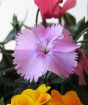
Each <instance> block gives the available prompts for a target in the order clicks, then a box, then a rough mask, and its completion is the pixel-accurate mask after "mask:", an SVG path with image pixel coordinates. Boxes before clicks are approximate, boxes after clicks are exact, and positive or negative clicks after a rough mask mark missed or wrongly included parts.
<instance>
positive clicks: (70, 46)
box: [54, 29, 80, 52]
mask: <svg viewBox="0 0 88 105" xmlns="http://www.w3.org/2000/svg"><path fill="white" fill-rule="evenodd" d="M62 35H64V37H63V38H62V39H60V40H58V41H56V46H55V47H54V51H60V52H71V51H73V50H75V49H77V48H79V47H80V46H79V45H76V44H75V43H74V42H73V39H72V36H71V33H70V32H69V31H68V30H67V29H64V30H63V32H62Z"/></svg>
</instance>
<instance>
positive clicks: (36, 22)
mask: <svg viewBox="0 0 88 105" xmlns="http://www.w3.org/2000/svg"><path fill="white" fill-rule="evenodd" d="M39 11H40V10H39V9H38V10H37V13H36V21H35V24H36V26H37V24H38V15H39Z"/></svg>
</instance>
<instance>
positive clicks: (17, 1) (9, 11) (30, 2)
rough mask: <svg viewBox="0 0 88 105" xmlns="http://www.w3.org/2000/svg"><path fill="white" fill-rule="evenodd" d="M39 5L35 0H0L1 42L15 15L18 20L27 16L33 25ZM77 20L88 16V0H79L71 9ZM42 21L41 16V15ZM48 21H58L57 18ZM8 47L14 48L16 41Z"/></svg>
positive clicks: (28, 23) (27, 21) (29, 22)
mask: <svg viewBox="0 0 88 105" xmlns="http://www.w3.org/2000/svg"><path fill="white" fill-rule="evenodd" d="M64 1H65V0H64ZM36 11H37V7H36V5H35V4H34V0H0V42H2V41H3V40H4V39H5V37H6V36H7V34H8V33H9V31H10V30H11V28H12V25H11V22H12V17H13V15H14V14H15V15H17V17H18V20H20V21H23V20H24V18H25V16H26V20H25V24H26V25H28V26H33V25H34V24H35V16H36ZM68 12H70V13H71V14H73V15H74V16H75V17H76V18H77V21H79V20H80V19H81V18H83V17H84V16H86V18H87V0H77V5H76V7H75V8H73V9H71V10H70V11H68ZM39 21H41V17H39ZM48 21H54V22H55V21H56V20H55V19H52V20H48ZM6 48H9V49H14V48H15V44H14V42H10V43H8V44H7V45H6Z"/></svg>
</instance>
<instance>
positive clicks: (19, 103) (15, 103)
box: [11, 94, 33, 105]
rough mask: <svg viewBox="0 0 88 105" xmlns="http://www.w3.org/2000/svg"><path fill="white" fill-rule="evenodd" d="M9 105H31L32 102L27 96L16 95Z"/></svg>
mask: <svg viewBox="0 0 88 105" xmlns="http://www.w3.org/2000/svg"><path fill="white" fill-rule="evenodd" d="M11 105H33V101H32V100H31V98H30V97H28V96H27V95H22V94H21V95H16V96H14V97H13V98H12V100H11Z"/></svg>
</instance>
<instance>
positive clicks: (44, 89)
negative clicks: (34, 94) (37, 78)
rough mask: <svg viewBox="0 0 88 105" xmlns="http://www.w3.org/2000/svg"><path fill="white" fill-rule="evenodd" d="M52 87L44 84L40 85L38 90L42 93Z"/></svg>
mask: <svg viewBox="0 0 88 105" xmlns="http://www.w3.org/2000/svg"><path fill="white" fill-rule="evenodd" d="M49 89H50V86H48V87H46V85H45V84H42V85H41V86H39V87H38V88H37V89H36V91H39V92H40V93H45V92H47V91H48V90H49Z"/></svg>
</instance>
